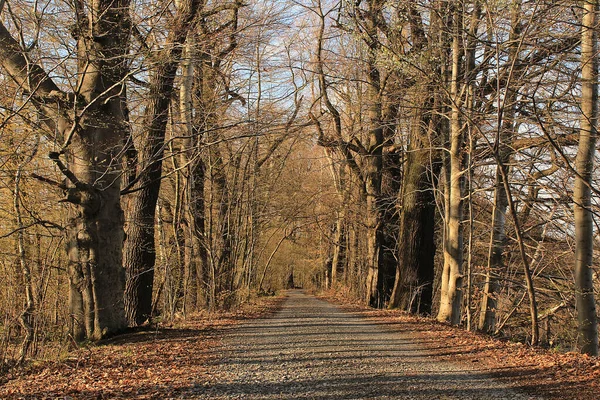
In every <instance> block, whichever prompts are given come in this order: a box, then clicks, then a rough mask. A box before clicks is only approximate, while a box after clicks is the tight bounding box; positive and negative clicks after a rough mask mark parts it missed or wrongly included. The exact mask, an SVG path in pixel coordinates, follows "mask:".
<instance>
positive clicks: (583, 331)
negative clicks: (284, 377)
mask: <svg viewBox="0 0 600 400" xmlns="http://www.w3.org/2000/svg"><path fill="white" fill-rule="evenodd" d="M309 9H310V11H311V12H312V13H313V14H314V19H315V21H316V24H317V26H318V27H317V28H316V31H317V33H316V36H317V45H316V49H315V60H314V64H315V67H314V70H315V74H316V80H317V81H318V83H317V84H316V85H317V86H318V89H317V90H318V94H317V96H316V97H315V101H314V103H313V105H312V108H311V113H312V114H311V115H312V118H313V120H314V121H315V124H316V125H317V133H318V140H319V144H320V145H321V146H323V147H325V148H326V149H327V152H328V155H329V156H330V158H331V162H332V165H333V169H334V175H335V180H336V182H337V183H338V185H337V187H338V191H339V196H340V199H341V203H343V204H346V203H348V200H347V199H348V198H349V197H352V198H354V199H355V202H353V201H350V203H354V204H358V205H359V206H358V209H357V210H356V211H355V212H356V213H359V215H360V217H359V218H360V221H361V222H362V225H361V226H360V227H358V228H357V227H356V226H353V225H352V222H351V221H350V220H349V218H348V213H347V211H344V212H342V213H340V214H339V215H338V222H337V225H336V230H335V231H336V236H335V239H334V241H333V247H334V248H333V250H332V257H331V260H332V261H331V263H332V266H331V276H332V284H333V285H338V284H340V283H341V284H342V285H347V284H349V281H348V280H347V278H346V277H347V272H346V271H347V270H352V269H355V270H356V269H358V270H360V269H361V265H362V266H364V267H363V268H364V269H363V274H362V275H360V274H359V277H358V279H357V281H356V282H353V283H350V285H351V286H352V287H354V290H355V291H356V292H357V293H358V295H359V296H360V297H362V298H364V299H365V300H366V301H367V303H368V304H370V305H372V306H383V305H387V306H388V307H391V308H402V309H406V310H409V311H412V312H425V313H435V314H436V315H437V319H438V320H440V321H448V322H450V323H452V324H460V323H462V322H463V321H464V322H465V323H466V324H467V325H468V326H469V327H470V326H471V324H472V323H477V327H478V328H479V329H481V330H483V331H487V332H491V333H494V332H495V333H498V331H499V330H500V329H502V328H503V327H505V324H506V320H507V319H509V318H511V317H513V316H514V315H515V313H517V314H518V312H519V309H520V306H521V304H522V303H524V298H525V297H526V298H527V301H526V302H525V304H527V306H528V314H529V324H530V333H529V335H528V337H529V341H530V342H531V343H534V344H537V343H538V342H539V340H540V328H539V321H540V319H544V320H545V323H546V326H549V325H548V324H549V323H550V322H549V321H550V320H551V319H552V318H553V317H554V316H555V314H556V313H557V312H559V311H561V310H564V309H567V312H568V313H571V310H573V309H576V312H577V321H578V322H577V326H578V332H579V333H578V339H577V343H578V348H579V349H580V350H582V351H583V352H586V353H589V354H597V351H598V350H597V341H598V339H597V316H596V311H595V310H596V308H595V305H596V303H595V300H594V288H595V289H596V290H597V288H598V285H597V279H596V280H595V283H596V284H595V285H594V278H593V243H594V241H597V236H594V235H593V232H592V226H593V220H594V218H593V214H594V213H595V212H596V210H597V206H598V204H597V202H596V201H595V200H594V201H593V200H592V192H594V193H597V190H596V189H595V185H596V181H595V180H594V177H593V165H594V161H595V157H596V147H595V142H594V138H595V137H596V135H597V114H596V113H597V65H596V64H597V63H596V59H597V48H596V41H597V39H596V36H595V35H596V31H597V22H596V19H595V18H596V17H595V15H596V5H595V4H594V2H583V3H581V4H578V5H577V6H575V5H573V4H569V5H557V4H555V3H546V2H539V1H531V2H525V1H521V0H514V1H509V2H479V1H447V2H444V1H443V2H411V3H408V2H400V3H398V2H387V1H381V0H371V1H367V0H364V1H359V2H355V3H354V4H351V5H350V4H346V3H330V4H326V3H324V2H318V3H316V4H313V5H312V6H310V7H309ZM574 21H578V22H574ZM357 65H358V66H359V68H357ZM340 71H345V72H343V73H340ZM572 208H573V209H574V217H573V209H572ZM509 222H510V223H509ZM356 236H358V237H359V238H360V240H359V242H358V243H357V242H356V241H354V242H352V240H348V238H349V237H356ZM486 237H487V238H489V239H485V238H486ZM356 245H358V246H362V253H361V254H362V256H363V259H362V260H361V259H359V258H357V257H356V256H355V254H356V253H353V250H352V248H353V247H354V246H356ZM548 246H551V247H556V246H572V249H573V250H574V253H575V257H574V258H571V257H568V256H566V255H565V257H564V258H563V259H561V260H560V261H559V262H558V265H554V266H553V265H551V264H548V263H547V261H546V260H547V259H548V256H547V255H546V253H547V252H548V249H549V247H548ZM436 248H439V249H440V251H439V252H438V255H437V256H436ZM569 252H570V251H569ZM513 254H514V255H515V256H513ZM516 255H518V256H516ZM571 255H572V253H571ZM553 262H554V261H553ZM438 266H439V267H438ZM516 266H518V267H519V269H520V270H521V271H517V270H513V268H514V267H516ZM363 279H366V285H364V284H363ZM563 279H565V280H568V281H570V282H574V283H575V285H574V286H570V285H569V284H567V285H566V287H565V286H563V282H562V281H563ZM556 280H561V285H560V286H561V287H560V288H558V287H557V284H556ZM539 286H542V287H539ZM565 289H566V291H565ZM540 290H544V291H543V292H541V293H542V295H543V296H544V298H543V299H541V300H540ZM515 297H516V298H515ZM474 303H478V305H477V310H476V311H477V312H478V314H479V318H478V321H476V319H477V318H476V317H475V316H474V315H473V313H474V311H475V310H474V309H473V304H474ZM511 303H512V304H511ZM541 304H543V306H544V307H546V309H545V310H544V311H543V313H542V315H540V312H539V311H538V309H539V308H540V305H541ZM465 310H466V315H463V314H464V313H463V311H465ZM563 318H564V316H563ZM498 324H499V325H498ZM567 324H568V325H570V323H568V322H567ZM549 329H550V328H548V327H547V329H546V332H545V336H546V338H545V340H548V330H549Z"/></svg>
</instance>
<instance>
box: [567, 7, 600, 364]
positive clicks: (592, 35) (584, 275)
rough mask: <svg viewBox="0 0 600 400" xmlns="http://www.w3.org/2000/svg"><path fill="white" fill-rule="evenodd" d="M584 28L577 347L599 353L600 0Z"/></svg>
mask: <svg viewBox="0 0 600 400" xmlns="http://www.w3.org/2000/svg"><path fill="white" fill-rule="evenodd" d="M583 9H584V13H583V20H582V31H581V122H580V128H579V148H578V151H577V157H576V159H575V168H576V171H577V176H576V177H575V187H574V189H573V201H574V203H575V204H574V213H575V241H576V247H575V300H576V307H577V323H578V338H577V343H578V346H579V348H580V350H581V352H583V353H587V354H590V355H597V354H598V321H597V315H596V302H595V300H594V284H593V279H592V264H593V241H594V236H593V226H594V221H593V219H592V210H591V203H592V202H591V184H592V177H593V171H594V155H595V153H596V138H597V136H598V54H597V37H596V36H597V35H596V31H597V29H598V27H597V13H598V1H596V0H585V1H584V2H583Z"/></svg>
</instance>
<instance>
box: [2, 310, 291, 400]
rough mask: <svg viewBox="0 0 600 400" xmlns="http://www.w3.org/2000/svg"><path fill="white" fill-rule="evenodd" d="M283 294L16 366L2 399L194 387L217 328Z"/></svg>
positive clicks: (168, 394) (176, 391)
mask: <svg viewBox="0 0 600 400" xmlns="http://www.w3.org/2000/svg"><path fill="white" fill-rule="evenodd" d="M280 301H281V298H262V299H260V301H258V302H256V303H254V304H250V305H246V306H244V307H240V308H238V309H236V311H235V312H230V313H220V314H219V315H206V314H203V315H196V316H194V317H193V318H190V319H189V320H187V321H183V322H179V323H177V324H176V325H173V326H170V327H160V328H159V329H152V330H144V331H139V332H135V333H129V334H125V335H120V336H117V337H115V338H113V339H111V340H107V341H105V342H103V343H101V344H99V345H97V346H92V347H88V348H82V349H79V350H77V351H75V352H73V353H71V354H69V356H68V358H66V359H64V360H61V361H55V362H46V363H43V364H37V365H35V366H31V367H30V368H28V369H23V370H15V371H12V372H11V375H10V376H8V377H6V379H7V381H6V382H5V383H4V385H3V386H1V387H0V398H3V399H30V398H36V399H38V398H39V399H55V398H61V399H80V398H85V399H89V398H93V399H109V398H110V399H126V398H137V399H164V398H172V397H178V396H181V395H183V394H184V393H186V392H187V391H189V390H195V388H196V386H197V385H198V382H200V381H202V379H203V377H204V376H206V374H207V371H206V367H205V365H206V364H207V361H208V355H207V354H208V351H207V349H209V348H211V347H214V346H217V345H218V344H219V338H218V335H217V332H218V329H226V328H229V327H231V326H234V325H235V324H237V323H238V322H239V321H241V320H243V319H247V318H257V317H260V316H263V315H265V314H266V313H268V312H271V311H272V310H274V309H275V308H277V305H278V303H279V302H280Z"/></svg>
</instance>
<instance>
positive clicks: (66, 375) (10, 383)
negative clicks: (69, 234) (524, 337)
mask: <svg viewBox="0 0 600 400" xmlns="http://www.w3.org/2000/svg"><path fill="white" fill-rule="evenodd" d="M328 299H330V300H334V301H336V302H338V303H340V302H342V303H345V307H346V308H347V309H348V310H350V311H353V312H354V313H357V314H360V315H362V316H364V317H365V318H369V319H371V320H372V321H373V322H377V323H381V324H385V326H388V327H389V329H393V330H399V331H404V332H410V333H411V334H412V335H414V337H415V338H416V339H418V340H419V342H420V343H422V344H423V346H424V347H426V348H428V349H429V350H430V351H432V352H435V357H436V358H439V359H447V360H452V361H453V362H458V363H469V364H470V365H477V368H478V369H481V371H489V372H490V374H493V375H494V376H495V377H499V379H503V380H506V381H507V382H510V386H512V387H514V388H519V389H522V390H525V391H528V392H530V393H532V394H536V395H542V396H545V397H546V398H548V399H586V400H587V399H600V358H598V357H587V356H583V355H580V354H574V353H566V354H563V353H556V352H551V351H546V350H541V349H532V348H529V347H528V346H525V345H521V344H516V343H510V342H505V341H500V340H496V339H493V338H490V337H488V336H485V335H481V334H477V333H471V332H466V331H464V330H461V329H456V328H452V327H450V326H447V325H444V324H440V323H437V322H435V321H432V320H431V319H426V318H417V317H414V316H410V315H406V314H405V313H402V312H398V311H388V310H373V309H367V308H365V307H362V306H357V305H350V304H348V302H345V301H343V300H340V299H333V298H332V297H331V296H329V297H328ZM280 301H281V298H263V299H261V300H260V301H258V302H257V303H254V304H251V305H246V306H244V307H242V308H240V309H238V310H236V312H233V313H229V314H221V315H219V316H218V317H217V316H213V317H212V318H209V317H208V316H196V317H194V318H192V319H190V320H188V321H185V322H180V323H177V324H175V325H174V326H171V327H160V328H159V329H155V330H147V331H140V332H135V333H129V334H126V335H120V336H118V337H116V338H114V339H112V340H109V341H106V342H105V343H102V344H100V345H97V346H91V347H86V348H81V349H79V350H77V351H74V352H72V353H70V354H69V355H68V357H66V358H63V359H61V360H57V361H53V362H43V363H37V364H34V365H31V366H29V367H28V368H26V369H22V370H18V371H12V372H11V373H10V374H9V375H7V376H4V377H2V379H3V381H2V385H1V386H0V398H2V399H21V398H24V399H34V398H35V399H53V398H63V399H124V398H136V399H169V398H186V397H187V396H186V393H192V392H194V393H197V392H198V391H202V389H201V388H196V387H194V385H197V384H199V383H197V382H203V379H202V377H205V376H207V375H210V371H207V369H206V365H207V364H208V361H209V358H208V357H209V356H208V354H214V352H209V351H207V349H209V348H211V347H213V346H216V345H218V344H219V338H220V336H221V333H222V332H223V330H224V329H231V328H234V327H235V326H236V325H237V324H239V323H240V322H242V321H244V320H246V319H248V318H257V317H261V316H264V315H267V314H268V313H270V312H272V311H273V310H275V309H276V308H277V307H278V304H279V303H280Z"/></svg>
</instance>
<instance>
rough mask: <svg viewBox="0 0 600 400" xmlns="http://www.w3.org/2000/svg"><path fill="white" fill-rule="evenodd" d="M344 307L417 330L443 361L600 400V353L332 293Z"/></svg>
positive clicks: (537, 390)
mask: <svg viewBox="0 0 600 400" xmlns="http://www.w3.org/2000/svg"><path fill="white" fill-rule="evenodd" d="M322 297H323V298H325V299H327V300H329V301H333V302H335V303H338V304H341V305H343V306H344V307H345V308H346V309H347V310H349V311H353V312H354V313H357V314H360V315H362V316H364V317H365V318H369V319H371V320H372V321H373V322H377V323H381V324H384V325H386V326H388V327H390V329H393V330H398V331H407V332H413V333H414V334H415V336H416V337H417V338H418V339H419V340H420V342H421V343H422V344H423V346H424V347H426V348H428V349H430V350H432V351H433V352H435V357H436V358H439V359H441V360H451V361H453V362H457V363H471V364H477V365H478V366H480V367H479V368H480V369H481V370H482V371H489V372H490V374H492V375H494V377H499V379H503V380H506V381H508V382H510V384H511V386H513V387H515V388H518V389H520V390H524V391H525V392H528V393H531V394H535V395H541V396H544V397H545V398H548V399H560V400H570V399H582V400H591V399H600V357H590V356H587V355H582V354H579V353H559V352H555V351H551V350H544V349H540V348H531V347H530V346H527V345H523V344H521V343H514V342H508V341H503V340H498V339H494V338H492V337H490V336H488V335H484V334H480V333H476V332H467V331H465V330H463V329H458V328H454V327H451V326H449V325H446V324H442V323H439V322H437V321H435V320H433V319H431V318H422V317H415V316H412V315H408V314H407V313H405V312H402V311H398V310H375V309H372V308H367V307H364V306H361V305H357V304H355V303H353V302H351V301H349V300H347V299H344V298H341V297H336V296H334V295H331V294H328V295H326V296H322Z"/></svg>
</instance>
